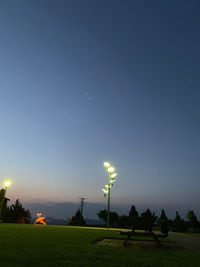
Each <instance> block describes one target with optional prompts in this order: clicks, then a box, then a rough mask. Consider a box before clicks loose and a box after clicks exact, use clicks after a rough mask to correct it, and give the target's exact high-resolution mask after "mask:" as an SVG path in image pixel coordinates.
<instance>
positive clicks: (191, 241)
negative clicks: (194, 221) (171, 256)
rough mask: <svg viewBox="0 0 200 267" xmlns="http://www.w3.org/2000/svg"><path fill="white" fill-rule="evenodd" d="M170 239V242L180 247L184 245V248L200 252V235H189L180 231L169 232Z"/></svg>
mask: <svg viewBox="0 0 200 267" xmlns="http://www.w3.org/2000/svg"><path fill="white" fill-rule="evenodd" d="M168 240H169V242H170V243H173V244H174V245H176V246H178V247H183V248H184V249H187V250H190V251H196V252H200V235H199V236H198V235H194V236H193V235H188V234H180V233H169V237H168Z"/></svg>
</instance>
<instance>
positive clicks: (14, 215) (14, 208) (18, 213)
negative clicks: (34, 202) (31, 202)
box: [3, 199, 31, 224]
mask: <svg viewBox="0 0 200 267" xmlns="http://www.w3.org/2000/svg"><path fill="white" fill-rule="evenodd" d="M30 219H31V213H30V211H29V210H26V209H24V208H23V206H22V203H20V202H19V199H17V200H16V202H15V204H13V205H11V206H9V207H5V209H4V211H3V222H5V223H25V224H29V223H30Z"/></svg>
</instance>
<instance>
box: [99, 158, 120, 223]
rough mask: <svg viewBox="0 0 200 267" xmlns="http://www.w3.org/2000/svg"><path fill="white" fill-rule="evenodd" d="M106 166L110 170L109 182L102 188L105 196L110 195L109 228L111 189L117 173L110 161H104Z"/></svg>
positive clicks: (108, 219) (108, 209)
mask: <svg viewBox="0 0 200 267" xmlns="http://www.w3.org/2000/svg"><path fill="white" fill-rule="evenodd" d="M104 167H106V169H107V171H108V174H109V175H108V184H107V185H105V189H102V191H103V192H104V196H105V197H106V195H108V207H107V228H109V227H110V190H111V187H112V186H113V183H114V182H115V178H116V176H117V174H116V173H115V172H114V171H115V168H114V167H112V166H111V164H110V163H109V162H104Z"/></svg>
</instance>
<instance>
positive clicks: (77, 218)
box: [69, 209, 86, 226]
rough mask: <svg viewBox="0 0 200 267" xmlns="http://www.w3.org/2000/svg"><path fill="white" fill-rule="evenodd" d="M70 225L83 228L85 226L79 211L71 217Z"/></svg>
mask: <svg viewBox="0 0 200 267" xmlns="http://www.w3.org/2000/svg"><path fill="white" fill-rule="evenodd" d="M69 224H70V225H75V226H84V225H86V222H85V221H84V219H83V216H82V214H81V211H80V210H79V209H78V211H77V212H76V214H75V215H74V216H73V217H72V219H71V221H70V223H69Z"/></svg>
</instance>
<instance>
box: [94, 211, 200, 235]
mask: <svg viewBox="0 0 200 267" xmlns="http://www.w3.org/2000/svg"><path fill="white" fill-rule="evenodd" d="M97 215H98V217H99V219H101V220H103V221H104V222H105V223H106V219H107V210H100V211H99V213H98V214H97ZM110 225H111V226H112V227H121V228H131V229H133V230H135V229H138V230H140V229H144V230H145V231H152V229H153V227H159V228H160V229H161V232H162V233H165V232H166V231H167V230H170V231H174V232H192V233H200V222H199V221H198V219H197V216H196V215H195V213H194V211H193V210H189V211H188V213H187V215H186V220H184V219H183V218H181V217H180V215H179V213H178V212H176V216H175V218H174V219H173V220H170V219H168V217H167V216H166V213H165V211H164V209H162V211H161V214H160V217H157V216H155V213H152V212H151V211H150V209H147V210H146V211H145V212H143V213H141V214H140V215H139V213H138V211H137V210H136V208H135V206H132V207H131V209H130V211H129V214H128V215H122V216H119V215H118V214H117V213H116V212H110Z"/></svg>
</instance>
